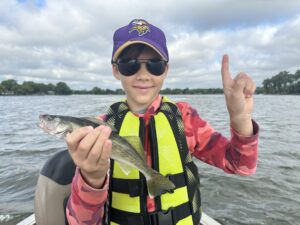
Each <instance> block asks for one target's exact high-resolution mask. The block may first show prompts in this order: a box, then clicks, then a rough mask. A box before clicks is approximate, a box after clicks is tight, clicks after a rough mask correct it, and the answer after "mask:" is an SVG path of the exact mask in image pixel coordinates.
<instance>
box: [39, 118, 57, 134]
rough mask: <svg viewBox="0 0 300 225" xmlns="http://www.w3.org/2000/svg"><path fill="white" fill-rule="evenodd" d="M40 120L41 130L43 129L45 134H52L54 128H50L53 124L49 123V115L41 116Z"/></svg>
mask: <svg viewBox="0 0 300 225" xmlns="http://www.w3.org/2000/svg"><path fill="white" fill-rule="evenodd" d="M39 120H40V121H39V123H38V124H37V125H38V127H40V128H41V129H43V130H44V131H45V132H47V133H51V131H53V130H54V129H53V128H52V129H51V128H50V126H49V123H51V122H47V115H40V116H39ZM47 123H48V124H47Z"/></svg>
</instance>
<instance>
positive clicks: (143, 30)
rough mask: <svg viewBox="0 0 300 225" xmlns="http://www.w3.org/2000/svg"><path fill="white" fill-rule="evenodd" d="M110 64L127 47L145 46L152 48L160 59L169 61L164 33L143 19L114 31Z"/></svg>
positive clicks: (135, 20) (133, 21)
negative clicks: (133, 45)
mask: <svg viewBox="0 0 300 225" xmlns="http://www.w3.org/2000/svg"><path fill="white" fill-rule="evenodd" d="M113 41H114V47H113V52H112V62H115V61H116V60H117V58H118V57H119V55H120V53H121V52H122V51H123V50H124V49H125V48H126V47H128V46H129V45H132V44H138V43H139V44H145V45H148V46H149V47H151V48H153V49H154V50H155V51H156V52H157V53H158V54H160V55H161V56H162V58H163V59H164V60H166V61H169V54H168V49H167V44H166V37H165V34H164V32H163V31H162V30H161V29H159V28H158V27H155V26H153V25H152V24H150V23H148V22H147V21H146V20H143V19H134V20H132V21H131V22H130V23H129V24H128V25H127V26H124V27H121V28H119V29H118V30H116V31H115V33H114V37H113Z"/></svg>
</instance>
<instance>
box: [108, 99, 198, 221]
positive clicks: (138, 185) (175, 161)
mask: <svg viewBox="0 0 300 225" xmlns="http://www.w3.org/2000/svg"><path fill="white" fill-rule="evenodd" d="M107 122H108V123H109V124H111V125H113V126H114V127H115V128H116V129H117V130H118V131H119V135H120V136H139V137H140V139H141V141H142V143H144V140H145V138H147V139H148V140H149V141H150V145H151V152H152V161H153V165H152V166H153V168H154V169H155V170H157V171H159V172H160V173H161V174H162V175H164V176H168V177H169V179H170V180H171V181H172V182H173V183H174V184H175V186H176V188H175V189H174V191H173V193H165V194H162V195H161V196H159V197H156V198H155V203H156V204H155V205H156V209H157V210H156V212H155V213H147V203H146V199H147V187H146V182H145V177H144V176H143V174H142V173H140V172H139V171H138V170H137V169H134V170H133V171H131V172H130V173H129V174H127V175H126V174H125V173H124V172H123V171H122V170H121V168H120V166H119V164H118V162H116V161H113V162H112V163H111V170H110V187H109V201H108V202H109V204H108V205H107V209H106V211H107V212H108V213H107V216H106V218H107V219H106V221H105V223H106V224H112V225H116V224H122V225H123V224H128V225H134V224H138V225H143V224H145V225H148V224H165V222H160V223H159V222H158V223H151V220H156V221H168V222H167V224H172V225H173V224H174V225H175V224H176V225H193V224H197V225H198V224H199V222H200V218H201V199H200V190H199V176H198V169H197V167H196V165H195V164H194V163H193V161H192V158H191V155H190V153H189V150H188V146H187V143H186V137H185V134H184V126H183V121H182V118H181V115H180V112H179V110H178V108H177V106H176V104H174V103H172V102H171V101H169V100H168V99H167V98H165V97H163V100H162V103H161V106H160V108H159V110H158V111H157V113H156V114H155V115H153V116H152V117H151V118H150V123H149V128H148V129H150V130H149V137H144V133H145V132H144V131H145V124H144V121H143V118H140V117H137V116H135V115H134V114H133V113H131V112H130V111H129V108H128V106H127V104H126V102H117V103H115V104H113V105H112V106H111V107H110V108H109V110H108V113H107ZM154 217H155V219H154ZM167 217H168V218H167ZM166 218H167V219H166ZM170 221H171V222H170Z"/></svg>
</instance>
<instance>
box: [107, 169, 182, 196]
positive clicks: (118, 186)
mask: <svg viewBox="0 0 300 225" xmlns="http://www.w3.org/2000/svg"><path fill="white" fill-rule="evenodd" d="M167 177H168V178H169V179H170V180H171V181H172V182H173V183H174V185H175V188H181V187H184V186H185V180H184V173H178V174H171V175H167ZM145 188H146V187H145V185H144V182H142V181H141V180H139V179H131V180H127V179H121V178H112V179H111V190H112V191H114V192H119V193H123V194H129V195H130V197H137V196H141V195H142V194H143V193H145V191H147V190H146V189H145Z"/></svg>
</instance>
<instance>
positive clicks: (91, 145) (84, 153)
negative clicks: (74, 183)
mask: <svg viewBox="0 0 300 225" xmlns="http://www.w3.org/2000/svg"><path fill="white" fill-rule="evenodd" d="M110 134H111V128H110V127H108V126H103V125H101V126H99V127H97V128H95V129H94V128H93V127H91V126H87V127H82V128H79V129H77V130H75V131H74V132H72V133H70V134H69V135H67V137H66V138H65V139H66V143H67V145H68V149H69V153H70V155H71V157H72V159H73V161H74V163H75V164H76V166H78V167H79V168H80V172H81V175H82V176H83V177H84V179H85V181H86V182H87V183H88V184H89V185H90V186H92V187H94V188H101V187H102V186H103V183H104V181H105V177H106V174H107V170H108V169H109V158H110V154H111V149H112V142H111V140H109V139H108V138H109V136H110Z"/></svg>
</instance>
